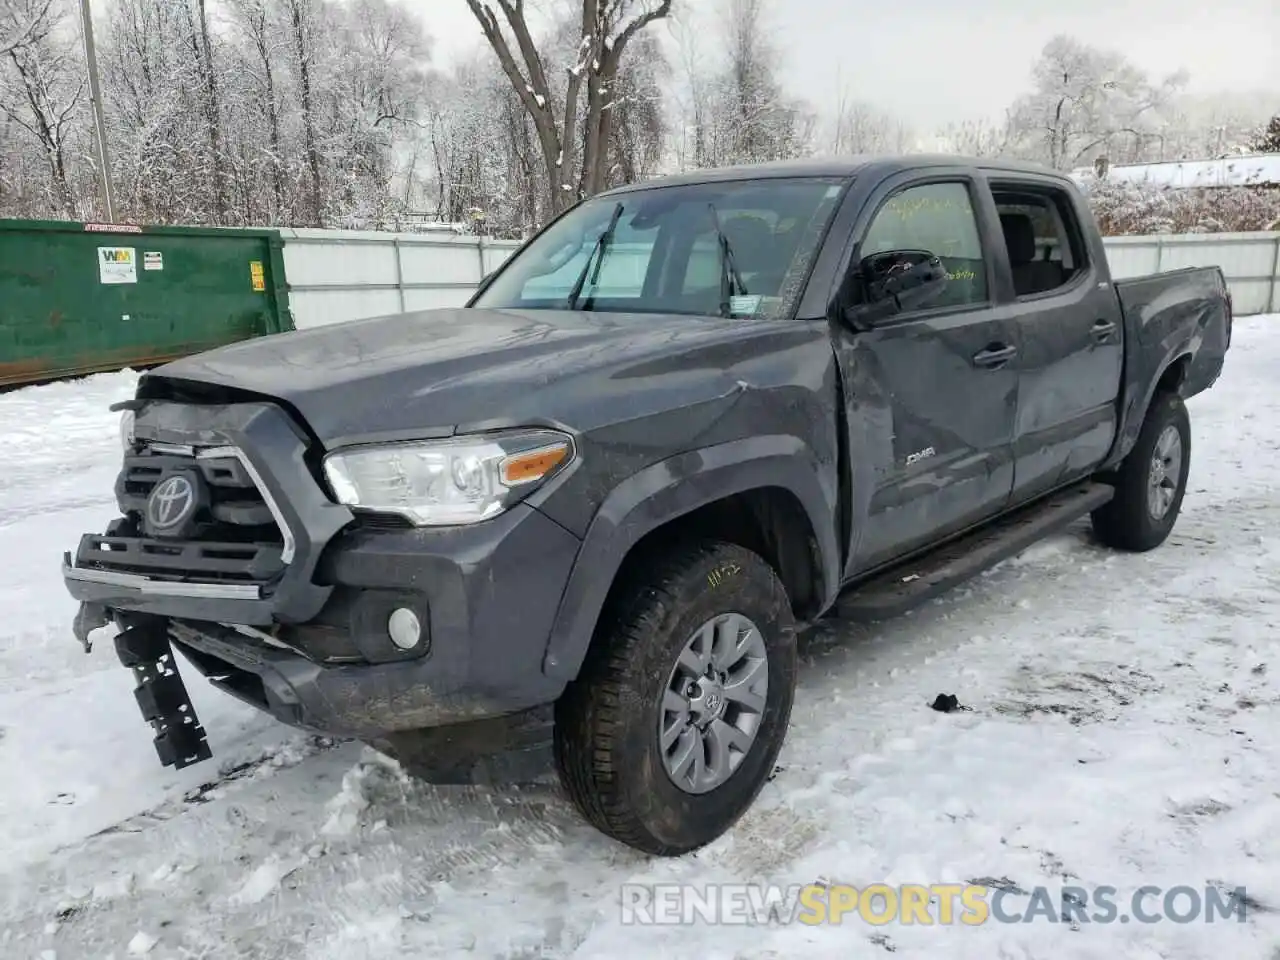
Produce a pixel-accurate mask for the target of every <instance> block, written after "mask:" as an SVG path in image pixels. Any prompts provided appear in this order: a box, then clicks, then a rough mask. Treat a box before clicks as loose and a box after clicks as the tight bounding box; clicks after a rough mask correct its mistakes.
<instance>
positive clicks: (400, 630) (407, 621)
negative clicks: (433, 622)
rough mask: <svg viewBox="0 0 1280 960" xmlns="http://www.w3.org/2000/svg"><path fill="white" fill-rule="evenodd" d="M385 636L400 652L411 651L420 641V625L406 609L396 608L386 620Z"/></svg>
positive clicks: (416, 616)
mask: <svg viewBox="0 0 1280 960" xmlns="http://www.w3.org/2000/svg"><path fill="white" fill-rule="evenodd" d="M387 634H388V635H389V636H390V637H391V642H392V643H394V644H395V645H396V646H397V647H399V648H400V649H401V650H412V649H413V648H414V647H416V646H417V645H418V641H419V640H421V639H422V624H421V623H419V622H418V615H417V614H416V613H414V612H413V611H412V610H410V609H409V608H408V607H397V608H396V609H395V610H393V611H391V616H390V617H388V618H387Z"/></svg>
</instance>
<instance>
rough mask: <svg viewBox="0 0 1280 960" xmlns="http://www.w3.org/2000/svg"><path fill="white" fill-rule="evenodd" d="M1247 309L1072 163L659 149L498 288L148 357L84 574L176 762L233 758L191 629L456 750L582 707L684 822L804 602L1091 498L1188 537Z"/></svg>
mask: <svg viewBox="0 0 1280 960" xmlns="http://www.w3.org/2000/svg"><path fill="white" fill-rule="evenodd" d="M1230 337H1231V302H1230V296H1229V294H1228V292H1227V289H1226V285H1225V283H1224V280H1223V276H1222V273H1221V271H1220V270H1218V269H1217V268H1216V267H1211V268H1203V269H1187V270H1179V271H1174V272H1171V273H1164V274H1158V275H1154V276H1149V277H1143V278H1138V279H1133V280H1126V281H1113V280H1112V279H1111V275H1110V272H1109V270H1108V266H1107V258H1106V254H1105V251H1104V249H1103V245H1102V240H1101V238H1100V237H1099V235H1098V230H1097V228H1096V225H1095V223H1094V221H1093V219H1092V218H1091V216H1090V213H1089V210H1088V208H1087V206H1086V205H1085V203H1084V201H1083V199H1082V197H1081V195H1080V193H1079V192H1078V191H1077V189H1076V187H1075V186H1074V185H1073V183H1072V182H1071V181H1070V180H1068V179H1065V178H1064V177H1062V176H1060V175H1057V174H1055V173H1052V172H1049V171H1045V170H1041V169H1038V168H1032V167H1026V166H1019V165H1014V164H1007V163H1001V162H995V161H991V160H968V159H963V158H957V157H921V156H915V157H903V158H890V159H874V160H824V161H817V162H803V163H785V164H766V165H761V166H752V167H745V168H735V169H726V170H709V171H700V172H697V173H693V174H688V175H683V176H678V177H673V178H670V179H664V180H657V181H649V182H645V183H641V184H635V185H631V186H628V187H624V188H621V189H617V190H613V191H611V192H609V193H606V194H603V195H600V196H596V197H593V198H591V199H589V200H587V201H585V202H583V203H581V204H579V205H577V206H575V207H574V208H573V209H571V210H569V211H568V212H566V213H565V214H563V215H562V216H560V217H559V218H558V219H556V220H555V221H554V222H552V223H550V224H549V225H548V226H547V227H546V228H545V229H543V230H542V231H541V232H540V233H539V234H538V235H537V236H535V237H533V238H532V239H531V240H529V241H528V242H527V243H526V244H525V245H524V246H523V247H522V248H521V249H520V250H519V251H518V252H517V253H515V254H514V255H513V256H512V257H511V258H510V259H509V260H508V261H507V262H506V263H505V264H504V265H503V266H502V267H501V268H500V269H499V270H497V271H496V272H495V273H494V274H492V275H491V276H489V277H488V278H486V280H485V282H484V283H483V284H482V286H481V288H480V289H479V290H478V291H477V292H476V294H475V296H474V297H473V298H472V300H471V301H470V303H469V304H468V305H467V306H466V307H465V308H462V309H446V310H435V311H430V312H425V313H409V314H403V315H399V316H392V317H386V318H380V319H373V320H362V321H358V322H353V323H346V324H340V325H335V326H329V327H324V328H321V329H313V330H305V331H301V332H296V333H286V334H280V335H276V336H270V337H266V338H263V339H260V340H255V341H250V342H247V343H243V344H238V345H235V346H230V347H226V348H222V349H219V350H215V351H213V352H210V353H205V354H201V355H198V356H194V357H191V358H188V359H184V360H180V361H177V362H175V363H170V364H168V365H167V366H163V367H160V368H158V369H156V370H155V371H153V372H150V373H148V374H146V375H145V376H143V377H142V378H141V380H140V382H139V384H138V389H137V394H136V397H135V398H134V399H131V400H128V401H126V402H124V403H122V404H120V405H119V407H120V408H121V409H122V410H123V411H124V412H123V415H122V441H123V445H124V463H123V469H122V470H121V472H120V475H119V480H118V482H117V484H116V495H117V498H118V501H119V506H120V512H121V516H120V517H119V518H118V519H116V520H114V521H113V522H112V523H111V524H110V525H109V526H108V527H107V529H106V530H105V532H103V533H92V534H86V535H85V536H84V537H83V538H82V539H81V541H80V543H79V546H78V547H77V549H76V550H75V551H74V553H68V554H67V555H66V557H65V560H64V567H63V571H62V573H63V577H64V580H65V583H66V586H67V588H68V589H69V590H70V592H71V594H72V595H73V596H74V597H75V598H76V599H78V600H80V601H81V607H80V614H79V616H78V617H77V620H76V633H77V636H78V637H79V638H80V640H81V642H82V643H84V644H85V645H86V647H87V646H88V638H89V634H90V633H91V631H93V630H94V629H96V628H98V627H102V626H107V625H111V624H113V625H114V626H115V627H116V629H117V634H116V637H115V645H116V650H117V652H118V654H119V656H120V659H121V660H122V662H123V663H124V664H125V665H126V666H128V667H130V668H131V669H132V670H133V672H134V675H135V678H136V681H137V691H136V694H137V701H138V705H139V706H140V707H141V710H142V714H143V716H144V718H145V719H146V720H147V721H149V722H150V723H151V724H152V725H153V727H154V728H155V731H156V737H155V741H156V749H157V751H158V752H159V754H160V758H161V761H162V762H164V763H166V764H171V765H174V766H177V767H181V766H185V765H187V764H189V763H194V762H197V761H200V760H203V759H205V758H207V757H208V756H209V755H210V750H209V747H208V744H207V738H206V736H205V733H204V730H203V728H202V727H201V725H200V722H199V720H198V719H197V717H196V715H195V711H194V710H193V709H192V707H191V704H190V700H189V698H188V695H187V692H186V689H185V687H184V685H183V681H182V679H181V677H180V675H179V673H178V671H177V669H176V665H175V661H174V651H175V650H177V651H180V652H181V653H182V654H183V656H184V658H185V659H186V660H188V661H189V662H190V663H191V664H192V665H194V667H195V668H196V669H198V670H199V671H200V672H201V673H202V674H204V675H205V676H206V677H208V678H209V679H210V680H211V681H212V682H213V683H214V684H216V685H217V686H218V687H219V688H221V689H223V690H225V691H226V692H228V693H230V694H233V695H234V696H236V697H239V698H241V699H242V700H244V701H246V702H248V703H250V704H253V705H254V706H256V707H258V708H260V709H262V710H265V711H267V712H269V713H270V714H271V715H273V716H275V717H277V718H279V719H280V720H282V721H284V722H285V723H289V724H293V725H295V726H297V727H300V728H303V729H307V730H312V731H316V732H321V733H325V734H329V735H333V736H337V737H344V738H354V739H360V740H364V741H367V742H369V743H372V744H374V745H375V746H377V747H378V748H380V749H382V750H385V751H387V752H389V753H391V754H392V755H395V756H397V757H399V758H401V759H402V762H404V763H405V765H406V767H408V768H409V769H410V770H414V771H418V772H420V773H422V774H423V775H424V776H428V777H430V776H433V775H435V776H438V777H440V778H442V779H443V780H445V781H447V780H448V778H449V777H450V776H454V775H456V774H458V771H460V770H465V769H470V774H469V775H472V774H475V773H476V769H478V768H466V766H465V764H464V763H463V760H462V759H461V758H463V757H464V756H470V755H471V753H468V751H472V752H473V753H475V754H476V755H477V756H480V755H485V751H486V750H488V751H489V753H490V754H492V755H494V756H499V755H501V752H502V750H507V751H508V753H518V752H519V751H518V749H517V748H518V747H520V745H521V744H524V743H525V741H524V740H522V739H521V737H523V736H525V735H526V734H527V733H528V731H529V730H530V729H537V725H536V724H535V723H534V721H532V720H530V719H529V718H531V717H532V718H537V717H539V716H541V717H545V718H549V719H547V720H544V721H541V722H542V723H543V724H544V726H543V727H542V728H541V729H543V730H544V732H545V731H546V730H547V726H548V725H549V726H550V728H551V730H552V732H551V734H550V739H551V741H552V744H553V749H552V751H551V752H553V754H554V758H555V763H556V766H557V769H558V771H559V774H560V779H561V781H562V783H563V785H564V788H565V790H566V792H567V793H568V794H569V796H570V797H571V798H572V800H573V801H574V803H575V804H576V805H577V807H578V808H579V809H580V810H581V812H582V814H583V815H584V816H585V817H586V818H587V819H589V820H590V822H591V823H593V824H595V825H596V826H597V827H599V828H600V829H601V830H603V831H604V832H605V833H607V834H609V835H610V836H612V837H614V838H616V839H618V840H620V841H622V842H623V843H626V844H629V845H631V846H633V847H636V848H638V849H640V850H644V851H648V852H650V853H653V854H659V855H675V854H680V853H683V852H685V851H689V850H692V849H695V848H697V847H699V846H701V845H703V844H706V843H708V842H710V841H711V840H713V839H715V838H716V837H717V836H719V835H720V834H722V833H723V832H724V831H725V830H726V829H728V828H729V827H730V825H731V824H733V823H734V821H735V820H736V819H737V818H738V817H739V816H740V815H741V814H742V813H743V812H744V811H745V810H746V809H747V808H748V806H749V805H750V804H751V803H752V801H753V800H754V798H755V797H756V795H757V793H758V791H759V790H760V789H761V786H762V785H763V784H764V783H765V781H766V779H768V778H769V777H770V776H771V775H772V774H773V772H774V769H775V759H776V757H777V756H778V752H779V750H780V749H781V747H782V744H783V739H784V737H785V734H786V730H787V727H788V723H789V719H790V714H791V706H792V699H793V696H794V691H795V685H796V631H797V628H798V626H799V625H801V624H804V623H807V622H812V621H813V620H815V619H816V618H818V617H821V616H823V615H824V614H827V613H829V612H835V613H838V614H839V615H841V616H845V617H850V618H862V619H876V618H882V617H888V616H893V615H895V614H897V613H899V612H900V611H903V610H906V609H907V608H909V607H911V606H912V605H913V604H917V603H919V602H921V601H922V600H924V599H926V598H928V597H931V596H934V595H936V594H938V593H939V592H940V591H942V590H944V589H946V588H948V587H950V586H952V585H954V584H956V583H958V582H960V581H962V580H964V579H965V578H967V577H970V576H972V575H973V574H975V573H977V572H979V571H980V570H983V569H985V568H988V567H990V566H991V565H992V564H993V563H995V562H997V561H999V560H1001V559H1003V558H1006V557H1008V556H1010V555H1011V554H1013V553H1016V552H1017V551H1019V550H1021V549H1024V548H1025V547H1026V546H1028V545H1029V544H1031V543H1032V542H1034V541H1035V540H1037V539H1039V538H1042V537H1044V536H1045V535H1046V534H1048V533H1050V532H1052V531H1055V530H1059V529H1061V528H1063V527H1064V526H1065V525H1067V524H1069V523H1071V522H1072V521H1075V520H1077V519H1079V518H1082V517H1083V516H1085V515H1086V514H1089V515H1091V517H1092V524H1093V529H1094V531H1095V532H1096V536H1097V537H1098V539H1099V540H1101V541H1102V542H1103V543H1105V544H1108V545H1111V546H1113V547H1116V548H1119V549H1123V550H1130V551H1143V550H1149V549H1151V548H1153V547H1156V546H1157V545H1159V544H1160V543H1162V542H1163V541H1164V539H1165V538H1166V537H1167V536H1168V535H1169V531H1170V529H1171V528H1172V527H1173V524H1174V521H1175V519H1176V517H1177V516H1178V512H1179V509H1180V506H1181V502H1182V497H1183V492H1184V490H1185V488H1186V481H1187V471H1188V467H1189V464H1190V459H1189V458H1190V453H1191V434H1190V430H1189V425H1188V418H1187V411H1186V408H1185V407H1184V405H1183V401H1184V400H1185V399H1186V398H1187V397H1190V396H1192V395H1194V394H1196V393H1199V392H1200V391H1202V390H1205V389H1207V388H1208V387H1210V386H1211V385H1212V384H1213V383H1214V381H1215V380H1216V379H1217V377H1218V376H1219V373H1220V371H1221V370H1222V366H1223V360H1224V357H1225V354H1226V350H1227V347H1228V345H1229V342H1230ZM543 742H544V743H545V739H544V741H543ZM499 748H501V749H499ZM491 769H496V767H494V768H491Z"/></svg>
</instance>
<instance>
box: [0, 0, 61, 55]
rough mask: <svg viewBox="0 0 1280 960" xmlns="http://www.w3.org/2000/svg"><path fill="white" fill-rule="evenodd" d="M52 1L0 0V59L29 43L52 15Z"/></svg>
mask: <svg viewBox="0 0 1280 960" xmlns="http://www.w3.org/2000/svg"><path fill="white" fill-rule="evenodd" d="M53 4H54V0H0V57H4V56H8V54H9V53H11V52H12V51H15V50H20V49H22V48H23V47H25V46H27V44H29V43H31V42H32V40H33V38H34V37H35V36H36V35H37V34H38V33H40V32H41V31H42V30H43V29H44V27H45V25H46V24H47V22H48V20H49V17H50V15H51V14H52V13H53Z"/></svg>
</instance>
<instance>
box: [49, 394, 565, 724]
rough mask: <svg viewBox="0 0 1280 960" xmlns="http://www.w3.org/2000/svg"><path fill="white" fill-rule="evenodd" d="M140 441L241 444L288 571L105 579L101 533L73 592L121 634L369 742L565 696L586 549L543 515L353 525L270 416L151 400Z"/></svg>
mask: <svg viewBox="0 0 1280 960" xmlns="http://www.w3.org/2000/svg"><path fill="white" fill-rule="evenodd" d="M135 432H136V434H137V435H138V436H139V437H140V438H144V439H148V440H155V441H158V442H161V443H190V442H191V438H192V437H193V436H195V437H199V438H200V442H201V443H204V444H210V445H218V446H223V447H231V448H234V449H235V450H236V451H237V455H238V456H241V457H243V458H244V459H245V460H246V461H247V462H249V463H251V464H252V466H253V470H254V475H255V479H256V481H257V483H258V485H259V486H260V487H262V488H263V491H264V493H266V494H268V495H269V503H270V504H271V507H272V512H273V513H274V514H275V515H276V520H277V524H278V525H279V526H281V528H282V529H285V530H287V541H288V544H289V546H290V556H289V558H288V562H287V564H286V565H285V566H284V568H283V571H282V572H281V573H280V574H279V575H278V576H277V577H275V578H274V579H273V580H272V581H271V582H267V583H227V582H196V581H195V580H193V579H192V578H190V577H187V578H184V579H174V578H172V577H167V578H161V577H156V576H147V575H141V574H135V573H120V572H118V571H113V570H104V569H101V567H100V566H95V565H94V563H93V558H94V557H95V556H97V555H98V554H97V553H95V551H96V550H98V549H99V547H100V546H101V544H99V543H97V541H101V540H103V539H104V537H99V536H94V535H86V537H85V538H83V539H82V542H81V546H80V549H79V550H78V551H77V555H76V556H75V557H72V556H70V555H68V556H67V557H66V558H65V559H64V565H63V578H64V582H65V583H66V585H67V588H68V590H69V591H70V592H71V594H72V596H74V597H76V598H77V599H79V600H80V601H82V602H83V603H85V604H89V605H91V606H93V607H100V608H105V609H106V610H108V611H110V612H111V614H112V615H113V616H114V618H115V619H116V621H117V623H119V624H120V625H121V626H126V625H129V626H132V625H147V624H150V625H151V626H152V627H153V628H155V629H163V630H164V631H165V632H167V635H168V637H169V639H170V640H171V641H172V642H173V644H174V646H176V647H177V648H178V649H179V650H180V651H181V652H182V653H183V654H184V655H185V656H186V657H187V659H189V660H190V661H191V662H192V663H193V664H194V665H195V666H196V668H197V669H198V670H200V672H201V673H203V674H204V675H205V676H207V677H208V678H209V679H210V680H211V682H213V683H214V685H216V686H218V687H219V688H221V689H223V690H225V691H226V692H228V693H230V694H232V695H234V696H237V697H239V698H240V699H241V700H244V701H245V702H247V703H250V704H252V705H253V706H255V707H257V708H259V709H261V710H264V711H266V712H268V713H270V714H271V715H272V716H274V717H276V718H277V719H279V720H281V721H283V722H285V723H288V724H291V725H293V726H297V727H301V728H303V729H307V730H311V731H315V732H318V733H324V734H329V735H334V736H342V737H358V738H362V739H371V738H376V737H379V736H381V735H383V734H386V733H390V732H394V731H398V730H410V729H418V728H422V727H430V726H439V725H444V724H449V723H456V722H461V721H465V720H469V719H476V718H480V717H486V716H493V715H499V714H504V713H511V712H515V711H518V710H522V709H525V708H527V707H532V706H537V705H539V704H544V703H548V702H550V701H552V700H554V699H555V698H556V697H557V696H558V695H559V694H560V692H561V690H562V688H563V683H562V682H560V681H552V680H548V678H547V677H546V676H545V674H544V673H543V670H542V659H543V656H544V653H545V651H546V646H547V641H548V639H549V637H550V633H551V629H552V624H553V622H554V618H555V614H556V611H557V608H558V605H559V602H560V598H561V594H562V592H563V589H564V585H565V583H566V582H567V581H568V578H569V574H570V571H571V570H572V567H573V563H574V560H575V558H576V556H577V552H578V547H579V545H580V542H579V540H578V539H577V538H576V537H575V536H574V535H573V534H571V533H569V532H568V531H567V530H565V529H564V528H563V527H561V526H560V525H559V524H557V523H555V522H554V521H552V520H550V519H549V518H547V517H546V516H545V515H543V514H542V513H540V512H538V511H537V510H535V509H533V508H532V507H530V506H528V505H526V504H517V505H516V506H514V507H513V508H512V509H510V510H508V511H506V512H505V513H503V514H501V515H499V516H498V517H495V518H493V519H492V520H489V521H486V522H484V523H480V524H475V525H471V526H463V527H456V528H425V529H405V528H379V527H375V526H372V525H369V524H361V523H354V522H353V521H354V520H355V518H354V517H353V515H352V514H351V512H350V511H348V510H347V509H346V508H345V507H342V506H338V505H335V504H333V503H332V502H331V501H330V500H329V499H328V498H327V497H326V496H325V494H324V492H323V491H322V490H321V488H320V486H319V484H318V483H317V482H316V481H315V479H314V477H313V476H312V475H311V473H310V472H309V469H308V467H307V463H306V460H305V454H306V440H305V437H304V436H303V435H302V433H301V431H299V430H297V429H296V428H295V427H294V426H293V424H292V422H291V421H290V420H289V419H288V418H287V416H286V415H285V414H284V413H283V411H281V410H280V409H279V408H276V407H274V406H271V405H269V404H236V405H232V406H226V407H191V406H184V405H179V404H168V403H151V404H148V405H146V406H144V407H143V408H142V409H141V410H140V411H139V412H138V415H137V418H136V421H135ZM108 555H109V554H108ZM402 607H407V608H409V609H411V610H412V611H413V612H414V613H415V614H416V615H417V618H418V621H419V622H420V623H421V624H422V627H423V631H422V636H423V639H422V641H421V642H420V643H419V645H418V647H416V648H415V649H412V650H408V651H405V650H401V649H399V648H397V647H396V646H395V645H394V644H393V643H392V642H391V641H390V638H389V636H388V629H387V625H388V617H389V615H390V613H391V612H392V611H393V610H395V609H398V608H402Z"/></svg>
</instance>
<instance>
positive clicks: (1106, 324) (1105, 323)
mask: <svg viewBox="0 0 1280 960" xmlns="http://www.w3.org/2000/svg"><path fill="white" fill-rule="evenodd" d="M1115 332H1116V325H1115V324H1114V323H1112V322H1111V321H1110V320H1095V321H1094V322H1093V339H1095V340H1098V341H1102V340H1106V339H1107V338H1108V337H1109V336H1111V335H1112V334H1113V333H1115Z"/></svg>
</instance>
